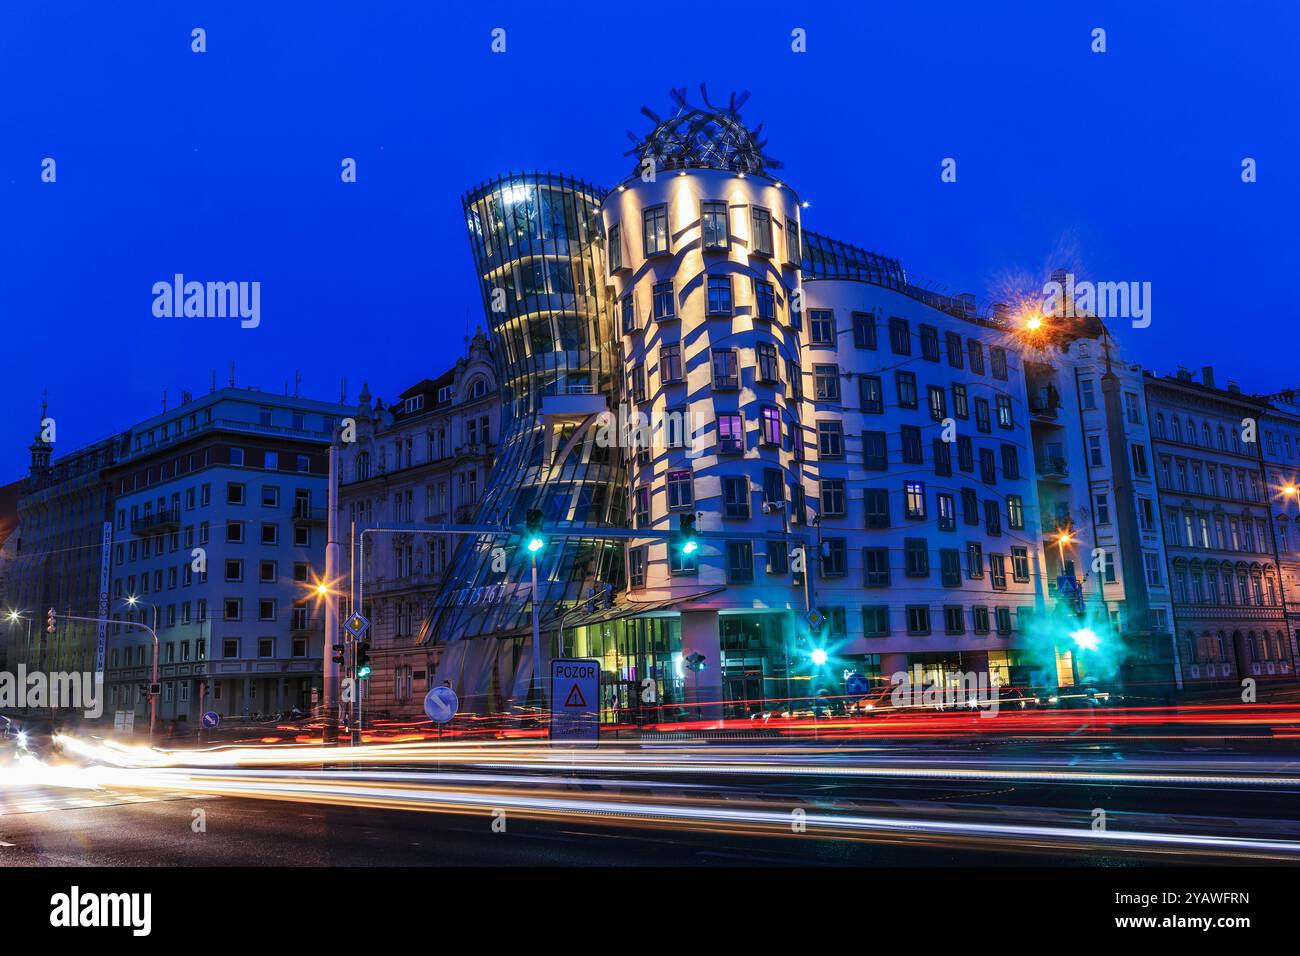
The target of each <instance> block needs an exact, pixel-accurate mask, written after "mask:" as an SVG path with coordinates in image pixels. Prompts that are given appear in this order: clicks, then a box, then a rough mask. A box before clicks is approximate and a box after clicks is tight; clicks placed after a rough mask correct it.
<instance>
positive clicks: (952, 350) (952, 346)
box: [944, 332, 966, 368]
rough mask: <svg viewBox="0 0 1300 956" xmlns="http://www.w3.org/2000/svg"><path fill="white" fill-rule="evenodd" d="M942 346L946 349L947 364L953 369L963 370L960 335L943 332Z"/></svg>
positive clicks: (964, 364)
mask: <svg viewBox="0 0 1300 956" xmlns="http://www.w3.org/2000/svg"><path fill="white" fill-rule="evenodd" d="M944 344H945V346H946V347H947V349H948V364H949V365H951V366H952V367H953V368H965V367H966V361H965V359H966V357H965V355H964V354H963V352H962V347H961V335H960V334H959V333H957V332H945V333H944Z"/></svg>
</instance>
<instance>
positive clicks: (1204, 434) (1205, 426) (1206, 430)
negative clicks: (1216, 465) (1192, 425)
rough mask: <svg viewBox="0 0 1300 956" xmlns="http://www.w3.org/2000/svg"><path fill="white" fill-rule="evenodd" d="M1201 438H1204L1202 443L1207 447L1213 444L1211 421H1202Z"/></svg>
mask: <svg viewBox="0 0 1300 956" xmlns="http://www.w3.org/2000/svg"><path fill="white" fill-rule="evenodd" d="M1201 438H1203V439H1204V441H1203V442H1202V444H1203V445H1205V447H1206V448H1209V447H1210V446H1211V445H1212V444H1213V442H1211V441H1210V423H1209V422H1201Z"/></svg>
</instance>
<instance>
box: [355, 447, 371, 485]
mask: <svg viewBox="0 0 1300 956" xmlns="http://www.w3.org/2000/svg"><path fill="white" fill-rule="evenodd" d="M369 477H370V452H368V451H363V452H362V453H361V454H359V455H357V481H364V480H365V479H367V478H369Z"/></svg>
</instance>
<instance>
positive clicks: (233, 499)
mask: <svg viewBox="0 0 1300 956" xmlns="http://www.w3.org/2000/svg"><path fill="white" fill-rule="evenodd" d="M243 503H244V486H243V485H242V484H240V483H238V482H234V481H232V482H230V483H229V484H227V485H226V504H228V505H242V504H243Z"/></svg>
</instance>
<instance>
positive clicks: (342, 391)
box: [339, 375, 348, 405]
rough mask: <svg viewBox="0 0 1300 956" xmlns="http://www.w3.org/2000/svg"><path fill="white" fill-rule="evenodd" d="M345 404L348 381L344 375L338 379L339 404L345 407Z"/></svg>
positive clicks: (346, 401)
mask: <svg viewBox="0 0 1300 956" xmlns="http://www.w3.org/2000/svg"><path fill="white" fill-rule="evenodd" d="M347 403H348V379H347V376H346V375H345V376H343V377H342V378H340V379H339V404H340V405H346V404H347Z"/></svg>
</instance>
